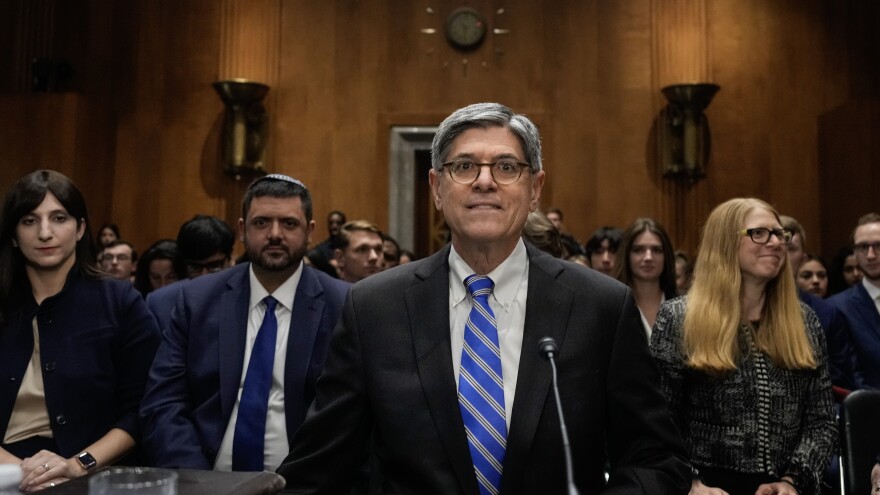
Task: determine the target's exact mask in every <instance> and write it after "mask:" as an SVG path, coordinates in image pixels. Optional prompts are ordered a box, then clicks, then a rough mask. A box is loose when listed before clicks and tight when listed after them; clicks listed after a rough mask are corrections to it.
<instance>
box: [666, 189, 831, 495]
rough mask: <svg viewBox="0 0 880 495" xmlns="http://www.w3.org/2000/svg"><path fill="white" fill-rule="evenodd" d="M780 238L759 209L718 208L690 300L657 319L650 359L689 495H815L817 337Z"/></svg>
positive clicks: (820, 342)
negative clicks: (675, 431)
mask: <svg viewBox="0 0 880 495" xmlns="http://www.w3.org/2000/svg"><path fill="white" fill-rule="evenodd" d="M791 236H792V234H791V231H789V230H786V229H784V228H783V227H782V224H781V222H780V220H779V215H778V214H777V213H776V211H775V210H774V209H773V207H771V206H770V205H769V204H767V203H765V202H763V201H760V200H757V199H751V198H749V199H743V198H737V199H732V200H729V201H727V202H725V203H723V204H721V205H719V206H718V207H717V208H715V209H714V210H713V211H712V213H711V214H710V215H709V218H708V219H707V220H706V223H705V227H704V230H703V238H702V242H701V245H700V249H699V253H698V255H697V261H696V266H695V267H694V282H693V285H692V286H691V290H690V292H688V295H686V296H684V297H681V298H678V299H675V300H674V301H671V302H667V303H666V304H664V305H663V307H662V308H661V310H660V314H659V315H658V316H657V324H656V325H655V326H654V334H653V337H652V342H651V345H652V352H653V354H654V357H655V359H656V361H657V364H658V366H659V367H660V372H661V378H662V380H661V381H662V383H663V388H664V390H665V392H666V396H667V399H668V400H669V406H670V408H671V410H672V415H673V417H674V419H675V422H676V424H677V425H678V428H679V431H681V433H682V435H683V436H684V437H685V439H686V442H687V444H688V446H689V448H690V453H691V462H692V463H693V464H694V467H695V468H696V470H695V478H694V480H693V484H692V488H691V492H690V493H691V494H692V495H698V494H714V493H729V494H731V495H739V494H748V495H752V494H767V495H770V494H777V495H818V494H819V493H820V487H819V484H820V480H821V476H822V473H823V471H824V469H825V467H826V465H827V464H828V460H829V457H830V455H831V452H832V449H833V448H834V445H835V441H836V438H837V429H836V426H835V422H834V415H833V407H832V406H833V398H832V394H831V381H830V378H829V375H828V369H827V367H826V366H825V335H824V332H823V331H822V328H821V326H820V324H819V320H818V319H817V318H816V316H815V315H814V314H813V311H812V310H810V309H809V308H808V307H807V306H806V305H803V304H800V303H799V302H798V299H797V294H796V292H795V283H794V274H793V272H792V266H791V263H790V262H789V260H788V258H787V257H786V255H785V245H786V244H788V243H789V242H791ZM718 489H721V490H724V492H719V491H717V490H718Z"/></svg>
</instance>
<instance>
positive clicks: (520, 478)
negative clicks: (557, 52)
mask: <svg viewBox="0 0 880 495" xmlns="http://www.w3.org/2000/svg"><path fill="white" fill-rule="evenodd" d="M432 160H433V164H432V165H433V167H432V170H431V171H430V175H429V180H430V184H431V190H432V196H433V198H434V203H435V206H436V207H437V209H438V210H440V211H441V212H442V213H443V215H444V217H445V219H446V222H447V224H448V225H449V227H450V230H451V231H452V243H451V245H448V246H446V247H445V248H443V249H442V250H441V251H440V252H438V253H436V254H434V255H433V256H431V257H429V258H427V259H424V260H421V261H417V262H413V263H408V264H406V265H402V266H401V267H398V268H395V269H394V270H388V271H385V272H382V273H379V274H376V275H373V276H371V277H368V278H366V279H364V280H363V281H361V282H359V283H357V284H355V285H354V286H353V288H352V290H351V292H350V294H349V297H348V298H347V300H346V304H345V307H344V310H343V317H342V320H341V321H340V323H339V325H338V326H337V328H336V331H335V333H334V336H333V339H332V341H331V348H330V351H329V354H328V359H327V365H326V367H325V370H324V373H323V375H322V377H321V379H320V380H319V382H318V391H317V394H316V398H315V401H314V403H313V405H312V407H311V408H310V410H309V416H308V419H307V420H306V422H305V423H304V424H303V426H302V427H301V428H300V431H299V432H298V433H297V435H296V437H295V438H294V444H293V446H292V451H291V453H290V455H289V456H288V458H287V459H285V462H284V464H283V465H282V466H281V468H279V470H278V472H279V473H280V474H282V475H283V476H284V477H285V478H286V479H287V482H288V488H290V489H292V490H294V491H301V492H316V493H345V492H347V491H348V490H349V488H350V486H351V484H352V482H353V480H354V479H355V478H356V474H357V472H358V467H359V466H360V464H361V461H362V459H363V451H364V450H365V449H367V448H369V450H370V459H371V462H370V472H369V475H370V479H369V485H370V490H371V491H372V492H384V493H462V494H464V493H467V494H477V493H481V494H486V493H499V492H500V493H561V492H563V491H564V490H565V487H566V481H565V479H566V477H565V467H564V466H565V462H564V458H563V450H562V440H561V435H560V425H559V420H558V415H557V410H556V406H555V402H554V400H553V392H552V389H551V369H550V367H549V364H548V363H546V362H545V361H544V360H543V359H542V357H541V356H540V355H539V353H538V341H539V340H540V339H541V338H542V337H544V336H550V337H553V338H554V339H555V340H556V342H557V343H558V345H559V352H558V366H559V367H558V369H559V384H560V389H561V396H562V402H563V412H564V414H565V417H566V418H567V420H568V432H569V435H570V439H571V448H572V452H573V459H574V481H575V483H576V484H577V485H578V486H579V487H580V489H581V490H582V491H583V492H584V493H598V492H599V491H601V490H603V488H606V487H605V477H604V474H603V470H604V467H605V464H606V462H605V461H606V452H607V454H608V457H609V460H610V467H611V478H610V481H609V483H608V485H607V491H606V493H619V494H629V493H632V494H636V493H638V494H642V493H652V494H664V493H670V494H671V493H686V492H687V491H688V489H689V488H690V485H691V471H690V468H689V466H688V464H687V462H686V461H685V458H686V451H685V450H684V448H683V445H682V443H681V441H680V439H679V437H678V433H677V431H676V429H675V427H674V425H673V423H672V421H671V419H670V416H669V412H668V410H667V408H666V403H665V400H664V398H663V396H662V395H661V392H660V390H659V382H658V375H657V371H656V369H655V368H654V364H653V362H652V361H651V357H650V354H649V352H648V347H647V343H646V341H645V338H644V334H643V331H642V328H641V324H640V321H639V315H638V312H637V310H636V308H635V305H634V302H633V299H632V297H631V295H630V293H629V289H627V288H626V287H625V286H624V285H622V284H620V283H618V282H617V281H615V280H612V279H610V278H608V277H604V276H602V275H600V274H598V273H596V272H593V271H591V270H589V269H587V268H584V267H581V266H579V265H575V264H572V263H567V262H563V261H560V260H557V259H555V258H552V257H550V256H548V255H545V254H543V253H542V252H540V251H538V250H537V249H534V248H532V247H527V246H526V244H524V243H523V241H522V238H521V232H522V227H523V225H524V224H525V222H526V217H527V215H528V213H529V212H530V211H534V210H535V209H536V208H537V206H538V201H539V199H540V193H541V188H542V185H543V183H544V171H543V170H542V167H541V149H540V139H539V136H538V131H537V128H536V127H535V126H534V124H532V123H531V122H530V121H529V120H528V119H527V118H526V117H525V116H523V115H517V114H514V113H513V112H511V111H510V109H508V108H507V107H504V106H502V105H499V104H494V103H486V104H477V105H471V106H469V107H465V108H463V109H460V110H458V111H456V112H455V113H453V114H452V115H451V116H449V117H448V118H447V119H446V120H444V122H443V123H442V124H441V125H440V127H439V128H438V131H437V135H436V136H435V138H434V143H433V146H432ZM465 284H467V288H466V287H465ZM469 292H470V294H469ZM475 392H476V393H475Z"/></svg>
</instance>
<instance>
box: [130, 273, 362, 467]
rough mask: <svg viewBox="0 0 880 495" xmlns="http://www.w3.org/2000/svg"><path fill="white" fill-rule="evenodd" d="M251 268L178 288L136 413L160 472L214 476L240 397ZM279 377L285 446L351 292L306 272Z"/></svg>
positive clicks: (307, 401) (305, 405)
mask: <svg viewBox="0 0 880 495" xmlns="http://www.w3.org/2000/svg"><path fill="white" fill-rule="evenodd" d="M249 267H250V264H249V263H243V264H240V265H236V266H235V267H233V268H230V269H228V270H225V271H222V272H219V273H215V274H211V275H205V276H202V277H199V278H197V279H193V280H191V281H189V282H187V283H186V284H183V285H182V286H181V287H180V290H179V295H178V297H177V301H176V303H175V305H174V309H173V310H172V311H171V324H170V326H169V327H168V328H167V329H166V330H165V331H164V332H163V337H162V344H161V345H160V346H159V351H158V353H157V354H156V359H155V361H154V362H153V367H152V368H151V370H150V377H149V381H148V384H147V392H146V394H145V396H144V401H143V403H142V406H141V416H142V418H143V419H144V446H145V451H146V453H147V455H148V456H149V457H150V459H151V461H152V462H153V463H154V464H155V465H157V466H161V467H174V468H189V469H212V468H213V466H214V461H215V459H216V456H217V451H218V450H219V448H220V443H221V442H222V440H223V434H224V433H225V431H226V427H227V424H228V423H229V418H230V416H231V414H232V409H233V407H234V405H235V401H236V397H237V396H238V387H239V384H240V383H241V373H242V367H243V364H244V351H245V339H246V337H247V320H248V306H249V301H250V278H249ZM302 269H303V273H302V277H301V279H300V281H299V285H298V286H297V288H296V296H295V299H294V303H293V304H294V306H293V314H292V316H291V332H290V334H289V337H288V346H287V361H286V365H285V370H284V401H285V415H286V417H287V434H288V440H290V439H291V438H292V437H293V434H294V433H295V432H296V430H297V428H298V427H299V425H300V423H302V421H303V418H304V417H305V414H306V411H307V409H308V407H309V404H310V403H311V402H312V398H313V397H314V385H315V381H316V380H317V378H318V376H319V375H320V374H321V370H322V368H323V367H324V358H325V356H326V352H327V345H328V343H329V339H330V335H331V333H332V331H333V328H334V326H335V325H336V321H337V320H338V318H339V314H340V312H341V310H342V304H343V302H344V300H345V295H346V293H347V292H348V287H349V285H348V284H347V283H345V282H342V281H339V280H336V279H334V278H331V277H329V276H327V275H326V274H324V273H321V272H319V271H317V270H313V269H311V268H310V267H308V266H303V268H302Z"/></svg>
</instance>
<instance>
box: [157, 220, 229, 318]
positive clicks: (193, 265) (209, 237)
mask: <svg viewBox="0 0 880 495" xmlns="http://www.w3.org/2000/svg"><path fill="white" fill-rule="evenodd" d="M234 244H235V232H233V230H232V227H230V226H229V225H228V224H227V223H226V222H224V221H223V220H220V219H219V218H217V217H211V216H208V215H196V216H194V217H193V218H192V219H190V220H188V221H186V222H184V224H183V225H181V226H180V230H179V231H178V232H177V252H178V254H180V258H181V259H182V260H183V263H184V264H185V265H186V275H187V277H188V278H187V280H192V279H195V278H198V277H201V276H202V275H205V274H208V273H216V272H219V271H221V270H223V269H224V268H228V267H229V265H230V259H231V258H232V246H233V245H234ZM185 283H186V280H183V281H179V282H177V283H174V284H171V285H168V286H166V287H162V288H160V289H156V290H154V291H152V292H150V293H149V294H147V306H148V307H149V308H150V311H152V312H153V315H155V316H156V321H157V322H158V323H159V328H161V329H162V331H164V330H165V329H166V328H168V324H169V323H170V322H171V308H173V307H174V301H175V299H177V294H178V292H180V290H181V289H182V288H183V285H184V284H185Z"/></svg>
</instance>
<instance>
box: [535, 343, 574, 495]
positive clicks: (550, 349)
mask: <svg viewBox="0 0 880 495" xmlns="http://www.w3.org/2000/svg"><path fill="white" fill-rule="evenodd" d="M538 351H539V352H540V353H541V356H543V357H544V359H546V360H547V361H550V369H551V371H552V372H553V396H554V397H555V398H556V412H558V413H559V430H560V432H561V433H562V451H563V452H564V453H565V481H566V483H567V484H568V495H580V492H578V489H577V487H576V486H575V484H574V468H573V467H572V462H571V445H570V444H569V443H568V428H566V426H565V418H564V417H563V415H562V399H561V398H560V397H559V382H558V380H557V378H556V353H557V352H558V351H559V347H558V346H557V345H556V341H555V340H554V339H553V338H552V337H544V338H542V339H541V340H540V341H538Z"/></svg>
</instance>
